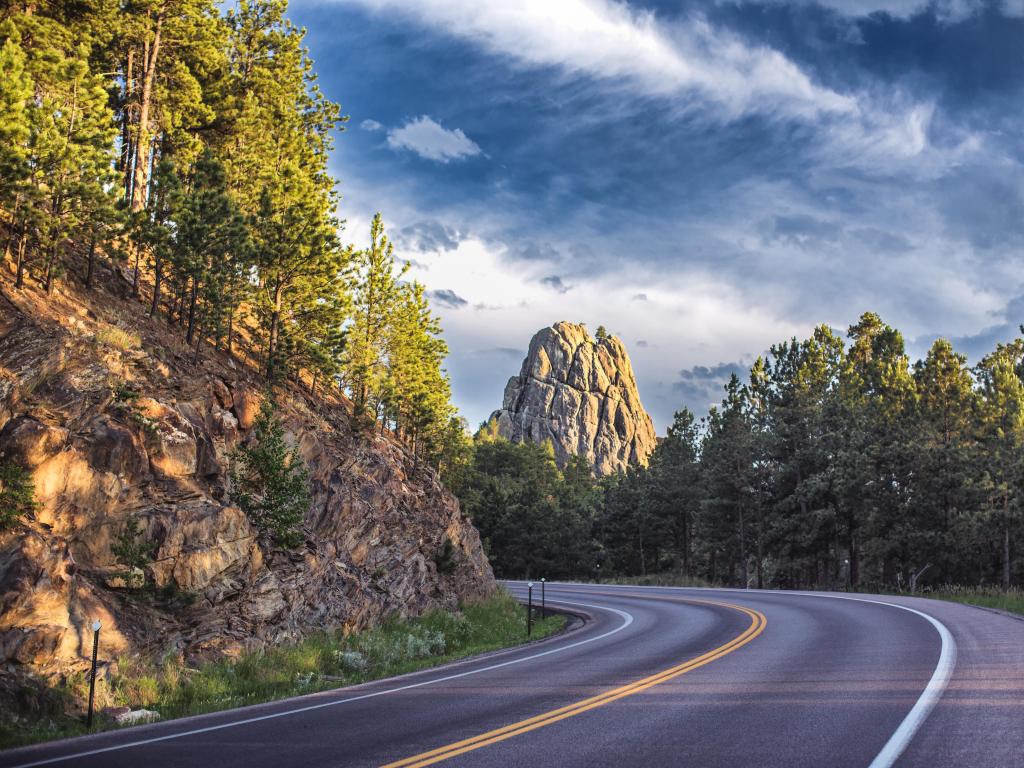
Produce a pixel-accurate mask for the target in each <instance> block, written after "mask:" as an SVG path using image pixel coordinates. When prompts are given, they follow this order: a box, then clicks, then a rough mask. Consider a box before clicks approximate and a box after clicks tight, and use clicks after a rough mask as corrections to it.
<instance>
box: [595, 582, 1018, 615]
mask: <svg viewBox="0 0 1024 768" xmlns="http://www.w3.org/2000/svg"><path fill="white" fill-rule="evenodd" d="M597 583H600V584H621V585H627V586H635V587H717V586H722V585H721V584H713V583H711V582H708V581H704V580H702V579H695V578H691V577H689V576H682V575H680V574H674V573H654V574H649V575H647V576H617V577H611V578H607V579H601V581H600V582H597ZM810 589H825V587H811V588H810ZM866 591H868V592H870V593H872V594H873V593H875V592H881V593H882V594H893V595H903V596H907V597H928V598H931V599H933V600H948V601H950V602H955V603H964V604H966V605H977V606H982V607H984V608H998V609H999V610H1003V611H1009V612H1011V613H1019V614H1022V615H1024V589H1021V588H1019V587H1011V588H1010V589H1009V590H1007V591H1004V590H1003V589H1002V588H1001V587H994V586H993V587H965V586H960V585H958V584H946V585H943V586H937V587H931V588H925V589H922V590H919V591H918V592H917V593H916V594H914V595H911V594H910V593H909V592H905V591H904V592H888V591H886V590H885V589H880V590H878V589H869V590H866Z"/></svg>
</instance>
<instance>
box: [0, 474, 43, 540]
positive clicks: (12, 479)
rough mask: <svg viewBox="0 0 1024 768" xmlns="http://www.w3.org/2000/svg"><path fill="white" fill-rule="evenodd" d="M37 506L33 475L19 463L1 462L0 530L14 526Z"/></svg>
mask: <svg viewBox="0 0 1024 768" xmlns="http://www.w3.org/2000/svg"><path fill="white" fill-rule="evenodd" d="M35 508H36V500H35V489H34V488H33V487H32V477H31V475H29V473H28V472H27V471H26V470H25V469H23V468H22V467H19V466H18V465H17V464H11V463H10V462H2V463H0V530H3V529H6V528H10V527H12V526H13V525H14V524H15V523H17V522H18V518H19V517H21V516H22V515H28V514H31V513H32V512H33V511H34V510H35Z"/></svg>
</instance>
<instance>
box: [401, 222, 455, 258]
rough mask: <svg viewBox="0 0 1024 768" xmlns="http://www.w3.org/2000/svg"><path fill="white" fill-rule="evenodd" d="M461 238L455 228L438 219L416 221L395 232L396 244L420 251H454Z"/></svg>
mask: <svg viewBox="0 0 1024 768" xmlns="http://www.w3.org/2000/svg"><path fill="white" fill-rule="evenodd" d="M461 239H462V235H461V234H460V233H459V232H458V231H457V230H455V229H454V228H452V227H449V226H448V225H447V224H443V223H441V222H440V221H418V222H416V223H415V224H409V225H408V226H405V227H402V228H401V229H400V230H398V232H397V233H395V242H396V244H398V245H400V246H401V247H402V248H407V249H409V250H413V251H419V252H420V253H438V252H441V251H454V250H455V249H456V248H458V246H459V241H460V240H461Z"/></svg>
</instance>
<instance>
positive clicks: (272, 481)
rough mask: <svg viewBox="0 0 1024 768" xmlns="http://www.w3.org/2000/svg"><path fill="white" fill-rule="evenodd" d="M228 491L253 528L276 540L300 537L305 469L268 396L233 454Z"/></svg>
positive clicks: (306, 496) (291, 543) (305, 506)
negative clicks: (250, 432)
mask: <svg viewBox="0 0 1024 768" xmlns="http://www.w3.org/2000/svg"><path fill="white" fill-rule="evenodd" d="M231 496H232V498H233V499H234V500H235V501H236V502H237V503H238V506H239V507H241V509H242V510H243V511H244V512H245V513H246V514H247V515H248V516H249V518H250V519H251V520H252V521H253V523H254V524H255V525H256V527H257V528H259V529H260V530H261V531H264V532H266V533H268V534H269V535H270V536H271V537H272V538H273V540H274V542H276V543H277V544H279V545H281V546H283V547H288V548H294V547H297V546H299V545H300V544H301V543H302V542H303V533H302V521H303V520H304V519H305V516H306V512H308V511H309V505H310V501H311V498H310V492H309V473H308V471H307V470H306V466H305V464H304V463H303V461H302V457H300V456H299V454H298V450H297V449H295V448H289V447H288V444H287V443H286V442H285V438H284V426H283V425H282V424H281V421H280V419H278V418H277V416H276V414H275V410H274V406H273V405H272V404H271V402H270V400H269V399H268V400H267V401H266V402H265V403H264V404H263V407H262V408H261V409H260V413H259V416H258V417H257V418H256V422H255V423H254V424H253V432H252V437H251V439H250V440H249V441H248V442H247V443H243V444H240V445H239V446H238V447H237V448H236V449H235V450H234V451H233V452H232V455H231Z"/></svg>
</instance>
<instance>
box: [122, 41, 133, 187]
mask: <svg viewBox="0 0 1024 768" xmlns="http://www.w3.org/2000/svg"><path fill="white" fill-rule="evenodd" d="M134 77H135V49H134V48H129V49H128V60H127V62H126V63H125V73H124V104H123V106H122V115H121V154H120V156H119V157H118V170H119V171H120V172H121V184H122V186H123V188H124V199H125V200H126V201H130V200H131V199H132V157H134V151H133V149H134V148H133V147H132V128H131V107H130V102H131V95H132V84H133V83H134Z"/></svg>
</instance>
